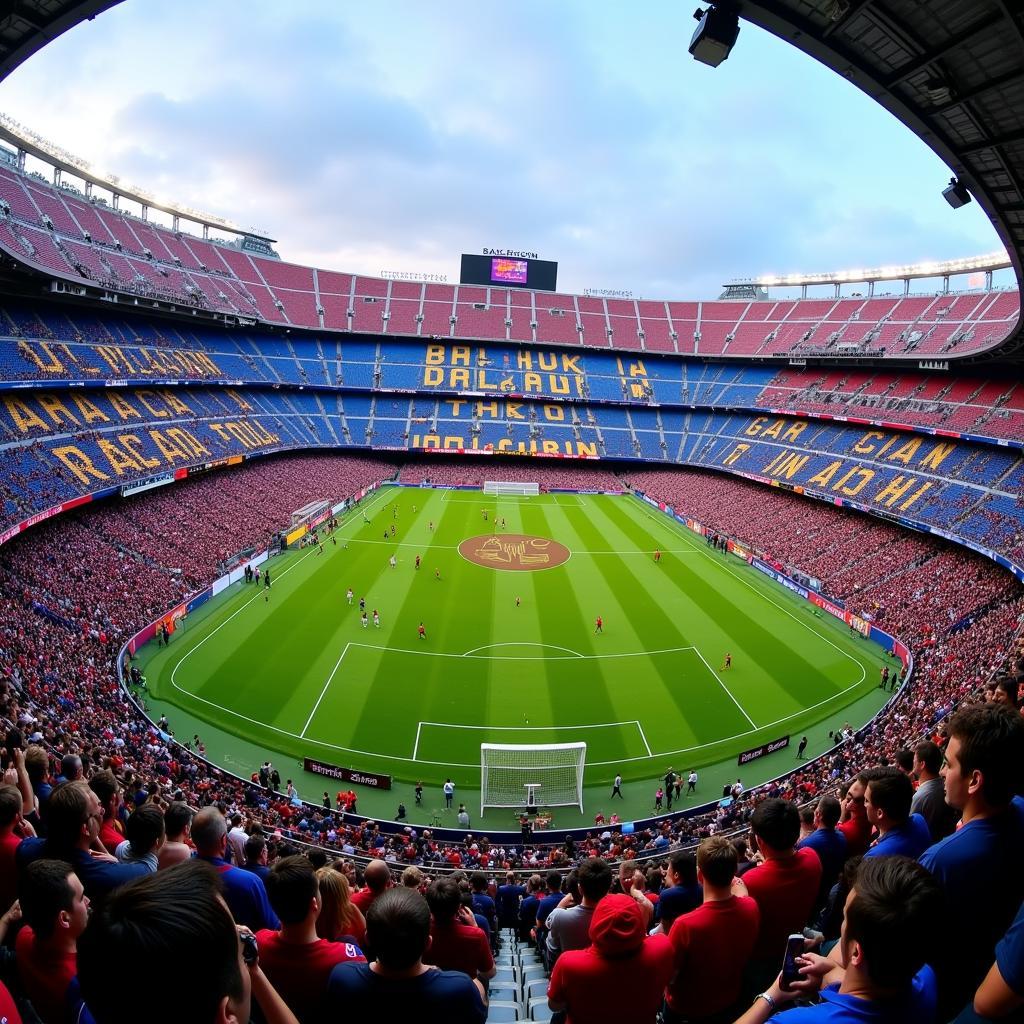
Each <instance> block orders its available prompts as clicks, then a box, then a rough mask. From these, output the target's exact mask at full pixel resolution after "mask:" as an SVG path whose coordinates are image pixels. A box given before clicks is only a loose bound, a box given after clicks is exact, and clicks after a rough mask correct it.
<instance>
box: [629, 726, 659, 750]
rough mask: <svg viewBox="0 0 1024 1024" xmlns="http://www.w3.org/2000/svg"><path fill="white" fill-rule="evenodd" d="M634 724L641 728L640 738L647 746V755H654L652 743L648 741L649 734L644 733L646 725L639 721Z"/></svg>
mask: <svg viewBox="0 0 1024 1024" xmlns="http://www.w3.org/2000/svg"><path fill="white" fill-rule="evenodd" d="M633 724H634V725H635V726H636V727H637V729H639V730H640V739H642V740H643V741H644V747H646V748H647V756H648V757H653V756H654V755H653V754H652V753H651V745H650V743H648V742H647V736H646V735H645V734H644V727H643V726H642V725H641V724H640V723H639V722H634V723H633Z"/></svg>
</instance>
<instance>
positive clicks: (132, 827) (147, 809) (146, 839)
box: [124, 804, 166, 857]
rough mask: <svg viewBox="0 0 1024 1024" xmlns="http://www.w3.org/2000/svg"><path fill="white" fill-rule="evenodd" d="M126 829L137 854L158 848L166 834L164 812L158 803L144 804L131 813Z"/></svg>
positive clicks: (139, 855)
mask: <svg viewBox="0 0 1024 1024" xmlns="http://www.w3.org/2000/svg"><path fill="white" fill-rule="evenodd" d="M124 831H125V837H126V838H127V839H128V842H130V843H131V844H132V853H134V854H135V856H137V857H141V856H143V855H144V854H147V853H151V852H152V851H154V850H158V849H159V848H160V847H161V846H162V845H163V842H164V837H165V835H166V832H165V829H164V815H163V812H162V811H161V810H160V808H159V807H157V806H156V804H143V805H142V806H141V807H137V808H136V809H135V810H134V811H132V813H131V814H130V815H129V817H128V821H127V822H126V823H125V826H124Z"/></svg>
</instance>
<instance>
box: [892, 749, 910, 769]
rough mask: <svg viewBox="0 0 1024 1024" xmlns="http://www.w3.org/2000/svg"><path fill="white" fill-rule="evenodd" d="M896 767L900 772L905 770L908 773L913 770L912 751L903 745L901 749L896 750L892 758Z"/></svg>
mask: <svg viewBox="0 0 1024 1024" xmlns="http://www.w3.org/2000/svg"><path fill="white" fill-rule="evenodd" d="M894 760H895V762H896V767H897V768H899V770H900V771H901V772H905V773H906V774H907V775H909V774H910V773H911V772H912V771H913V770H914V753H913V751H911V750H907V748H906V747H904V748H903V749H902V750H897V751H896V757H895V758H894Z"/></svg>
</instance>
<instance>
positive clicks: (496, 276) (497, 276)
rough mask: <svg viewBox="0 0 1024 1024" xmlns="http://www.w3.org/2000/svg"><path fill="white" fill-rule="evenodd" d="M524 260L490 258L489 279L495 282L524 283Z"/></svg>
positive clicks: (525, 275) (525, 263)
mask: <svg viewBox="0 0 1024 1024" xmlns="http://www.w3.org/2000/svg"><path fill="white" fill-rule="evenodd" d="M526 271H527V262H526V260H508V259H504V258H501V257H492V259H491V280H492V281H493V282H494V283H495V284H526V277H527V273H526Z"/></svg>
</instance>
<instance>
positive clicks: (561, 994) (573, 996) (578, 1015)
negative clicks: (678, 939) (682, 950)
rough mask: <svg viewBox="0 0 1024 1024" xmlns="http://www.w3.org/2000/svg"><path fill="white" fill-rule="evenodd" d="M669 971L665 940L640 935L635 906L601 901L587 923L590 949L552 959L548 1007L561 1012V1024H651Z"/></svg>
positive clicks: (618, 899)
mask: <svg viewBox="0 0 1024 1024" xmlns="http://www.w3.org/2000/svg"><path fill="white" fill-rule="evenodd" d="M674 970H675V963H674V958H673V954H672V946H671V943H670V942H669V941H668V937H667V936H665V935H647V934H646V923H645V919H644V914H643V911H642V910H641V909H640V906H639V904H638V903H637V901H636V900H635V899H634V898H633V897H632V896H625V895H610V896H605V897H604V899H602V900H601V901H600V902H599V903H598V905H597V907H596V909H595V910H594V913H593V915H592V917H591V919H590V946H589V947H588V948H587V949H578V950H569V951H568V952H565V953H563V954H562V955H561V956H560V957H559V958H558V961H557V963H556V964H555V969H554V971H553V973H552V975H551V982H550V983H549V985H548V1006H549V1007H550V1008H551V1009H552V1010H554V1011H556V1012H557V1011H562V1010H564V1011H566V1024H606V1022H607V1024H619V1022H621V1021H624V1020H635V1021H648V1020H654V1018H655V1016H656V1014H657V1013H658V1010H659V1009H661V1000H662V992H663V991H664V988H665V986H666V985H667V984H668V982H669V980H670V979H671V977H672V974H673V972H674Z"/></svg>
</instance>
